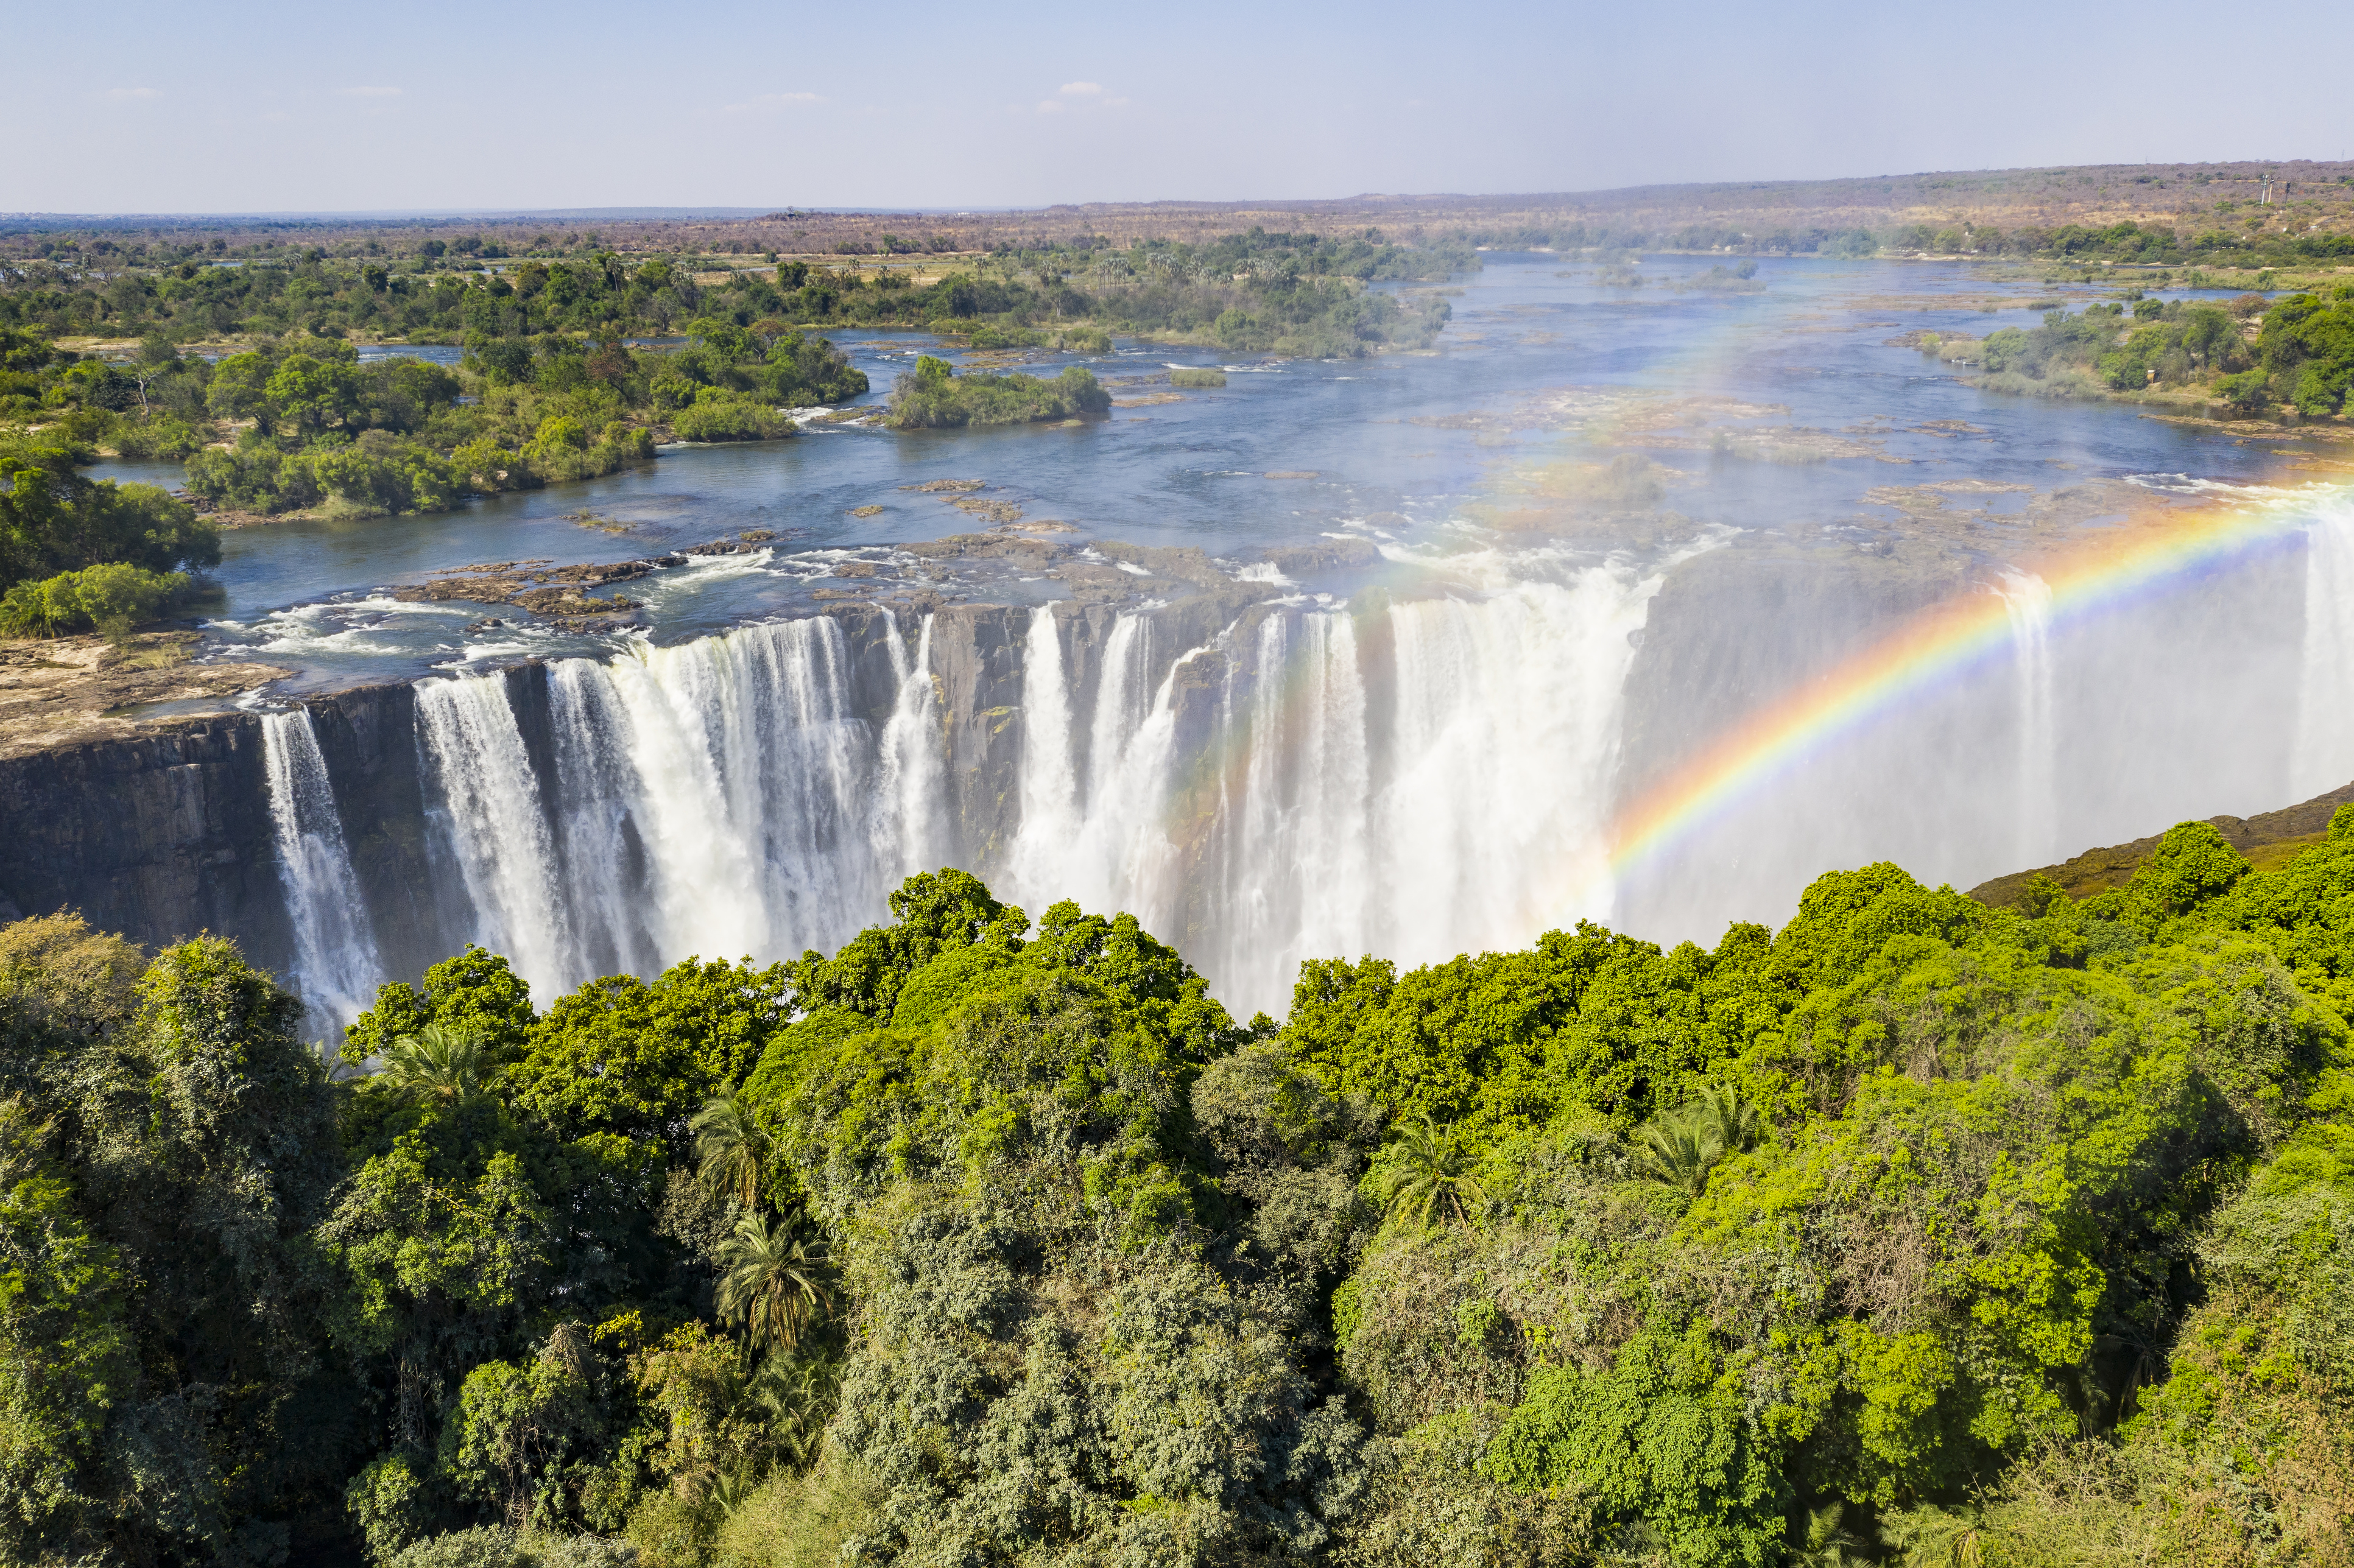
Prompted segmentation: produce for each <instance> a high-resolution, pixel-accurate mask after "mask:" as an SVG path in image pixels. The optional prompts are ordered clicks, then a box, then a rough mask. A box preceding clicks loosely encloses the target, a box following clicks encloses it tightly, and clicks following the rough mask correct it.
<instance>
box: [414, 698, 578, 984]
mask: <svg viewBox="0 0 2354 1568" xmlns="http://www.w3.org/2000/svg"><path fill="white" fill-rule="evenodd" d="M417 735H418V744H419V747H421V748H423V749H424V750H425V751H426V752H427V753H428V755H429V758H430V763H431V766H430V768H429V776H430V777H431V778H432V779H434V780H435V781H436V782H437V783H438V784H439V785H440V810H438V811H437V812H436V815H437V816H438V817H439V818H440V826H441V828H442V831H443V832H445V833H446V834H447V835H448V843H449V848H450V851H451V857H452V858H453V859H454V860H455V861H456V862H457V863H458V867H459V871H460V874H461V876H462V877H463V878H464V881H465V886H466V895H467V897H468V898H469V899H471V900H472V904H473V907H474V915H475V921H476V924H475V927H474V929H473V931H472V934H471V939H472V940H474V941H477V942H480V943H481V944H482V946H483V947H485V948H489V949H490V950H491V951H493V952H494V953H504V954H505V955H506V957H507V959H508V960H509V961H510V962H511V963H513V964H514V967H515V968H516V969H518V970H520V971H521V972H522V973H523V975H524V976H525V979H527V980H530V981H531V982H532V984H533V987H534V989H541V988H543V987H552V986H553V985H554V983H555V982H556V981H557V979H558V977H559V976H561V975H562V974H563V973H564V972H565V966H566V963H567V958H568V954H569V950H570V948H571V920H570V917H569V916H570V909H571V906H570V902H569V900H567V898H566V896H565V890H564V888H563V886H562V885H561V884H560V883H559V882H558V880H557V874H556V836H555V834H554V832H552V831H551V830H550V828H549V824H548V821H547V818H546V814H545V813H544V812H543V811H542V810H541V809H540V791H539V780H538V779H537V778H536V777H535V775H534V773H533V772H532V766H531V756H530V753H529V752H527V751H526V750H525V747H524V743H523V731H522V730H521V729H520V728H519V727H517V726H516V724H515V716H514V710H513V709H512V708H510V707H509V706H508V705H507V696H506V683H505V682H504V681H503V680H501V679H500V678H498V677H497V676H491V677H488V678H485V679H481V680H460V681H429V682H427V683H424V684H423V685H420V686H419V687H418V688H417Z"/></svg>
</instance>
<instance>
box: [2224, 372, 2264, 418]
mask: <svg viewBox="0 0 2354 1568" xmlns="http://www.w3.org/2000/svg"><path fill="white" fill-rule="evenodd" d="M2215 390H2216V391H2217V392H2218V393H2219V394H2221V397H2222V399H2223V401H2224V402H2225V403H2227V404H2229V405H2231V408H2232V412H2233V413H2235V414H2261V413H2263V412H2264V410H2265V409H2266V408H2270V407H2272V403H2273V386H2272V377H2271V376H2267V375H2266V374H2265V373H2264V372H2263V371H2261V370H2243V371H2242V372H2241V373H2240V374H2239V375H2237V376H2225V377H2223V379H2222V380H2221V381H2218V382H2217V383H2215Z"/></svg>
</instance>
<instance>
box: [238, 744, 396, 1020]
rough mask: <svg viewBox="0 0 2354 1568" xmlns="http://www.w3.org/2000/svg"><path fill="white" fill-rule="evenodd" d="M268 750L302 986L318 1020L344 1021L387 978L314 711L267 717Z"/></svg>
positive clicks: (273, 821) (273, 820)
mask: <svg viewBox="0 0 2354 1568" xmlns="http://www.w3.org/2000/svg"><path fill="white" fill-rule="evenodd" d="M261 748H262V764H263V769H264V772H265V773H266V774H267V776H268V778H269V781H270V826H271V828H272V829H273V831H274V834H275V837H276V840H277V846H278V875H279V880H280V882H281V885H283V886H284V887H285V889H286V911H287V915H288V916H289V917H290V919H291V920H292V925H293V927H294V981H295V988H296V990H297V991H299V992H300V994H301V995H302V999H303V1001H305V1002H307V1003H308V1004H309V1005H310V1007H311V1009H312V1011H313V1014H314V1015H315V1016H314V1022H317V1023H321V1024H331V1023H334V1022H344V1021H346V1020H349V1019H351V1018H353V1017H355V1016H356V1015H357V1013H358V1012H359V1011H360V1009H362V1008H364V1007H366V1005H367V1002H368V999H369V998H371V997H372V996H373V995H374V994H375V991H376V985H377V983H378V982H379V981H381V980H384V979H385V978H386V977H385V975H384V973H383V966H382V965H381V964H380V963H379V962H378V960H377V958H376V942H375V939H374V938H372V937H371V936H370V934H369V932H368V926H367V913H366V904H365V902H364V901H363V900H362V898H361V895H360V884H359V877H358V875H357V874H355V872H354V871H353V869H352V857H351V853H350V850H349V849H348V847H347V846H346V845H345V842H344V824H343V821H342V819H341V817H340V816H339V815H338V814H337V812H336V810H335V794H334V788H333V786H332V785H331V784H330V783H329V781H328V779H327V764H326V760H325V758H323V757H322V756H321V755H320V753H319V737H318V735H317V732H316V731H315V730H314V729H313V727H312V723H311V715H310V712H309V711H308V710H307V709H303V708H296V709H295V710H293V711H292V713H282V714H265V715H262V719H261ZM323 1037H326V1038H331V1037H332V1036H324V1035H323Z"/></svg>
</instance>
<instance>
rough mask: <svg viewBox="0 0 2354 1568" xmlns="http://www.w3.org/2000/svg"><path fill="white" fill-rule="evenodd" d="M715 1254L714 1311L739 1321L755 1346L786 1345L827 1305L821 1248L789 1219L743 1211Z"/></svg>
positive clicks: (829, 1303) (828, 1307)
mask: <svg viewBox="0 0 2354 1568" xmlns="http://www.w3.org/2000/svg"><path fill="white" fill-rule="evenodd" d="M720 1257H721V1260H722V1262H723V1263H724V1264H725V1266H726V1271H727V1272H726V1274H725V1275H724V1276H722V1277H721V1278H720V1281H719V1298H718V1299H719V1313H720V1316H721V1317H723V1318H726V1319H731V1320H733V1321H736V1322H740V1323H742V1324H743V1325H744V1331H745V1335H746V1337H747V1339H748V1340H749V1341H750V1343H751V1344H752V1346H753V1348H754V1349H756V1350H762V1349H775V1350H781V1351H791V1350H792V1349H793V1348H794V1347H795V1346H797V1345H799V1344H800V1343H801V1340H802V1338H803V1336H805V1335H806V1334H807V1333H808V1332H809V1330H810V1326H811V1323H812V1322H813V1321H815V1320H816V1319H820V1318H822V1316H823V1315H824V1314H825V1313H826V1312H828V1311H829V1310H831V1309H832V1304H833V1298H832V1294H831V1292H830V1291H829V1289H828V1288H827V1286H826V1283H825V1267H826V1264H825V1254H824V1250H823V1249H822V1247H820V1246H819V1245H817V1244H816V1243H815V1242H813V1241H812V1240H811V1238H810V1236H809V1235H808V1234H807V1233H805V1232H804V1231H803V1230H802V1229H801V1226H800V1225H798V1224H794V1223H792V1222H791V1221H788V1220H779V1221H777V1222H775V1223H773V1224H772V1223H771V1222H770V1221H769V1219H768V1218H767V1217H765V1216H764V1215H761V1214H759V1213H748V1214H746V1215H744V1216H743V1218H741V1219H740V1220H738V1221H737V1223H736V1234H734V1235H733V1236H731V1237H729V1238H728V1240H727V1244H726V1246H725V1247H724V1248H723V1249H722V1250H721V1253H720Z"/></svg>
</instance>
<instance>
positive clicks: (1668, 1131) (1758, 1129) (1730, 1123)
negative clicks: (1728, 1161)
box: [1635, 1088, 1764, 1201]
mask: <svg viewBox="0 0 2354 1568" xmlns="http://www.w3.org/2000/svg"><path fill="white" fill-rule="evenodd" d="M1763 1132H1764V1122H1763V1118H1760V1117H1759V1115H1758V1113H1757V1107H1755V1106H1754V1105H1752V1104H1750V1103H1749V1102H1747V1101H1745V1100H1744V1099H1743V1098H1742V1097H1740V1096H1739V1095H1738V1094H1736V1093H1734V1091H1733V1090H1732V1089H1730V1088H1713V1089H1702V1091H1701V1092H1700V1094H1699V1095H1698V1096H1697V1097H1694V1098H1692V1099H1691V1100H1688V1101H1686V1102H1685V1103H1684V1104H1683V1105H1682V1106H1681V1107H1678V1108H1677V1109H1676V1110H1674V1111H1672V1112H1668V1113H1663V1114H1661V1115H1659V1116H1655V1117H1653V1118H1651V1119H1650V1120H1649V1121H1648V1122H1645V1123H1644V1124H1643V1125H1642V1126H1641V1127H1640V1128H1638V1129H1637V1130H1636V1133H1635V1169H1636V1171H1638V1172H1639V1173H1640V1174H1641V1176H1642V1177H1643V1179H1644V1180H1645V1181H1656V1182H1658V1183H1659V1185H1661V1186H1663V1187H1672V1188H1673V1189H1675V1190H1676V1191H1677V1192H1681V1193H1682V1194H1683V1195H1684V1197H1685V1199H1686V1200H1687V1201H1689V1200H1691V1199H1695V1198H1698V1197H1699V1196H1700V1195H1701V1193H1702V1192H1705V1191H1707V1190H1708V1177H1709V1172H1710V1171H1713V1170H1715V1169H1716V1167H1717V1163H1718V1162H1719V1161H1720V1160H1723V1159H1724V1158H1725V1157H1726V1156H1727V1155H1732V1154H1738V1153H1740V1152H1741V1151H1742V1150H1745V1149H1751V1148H1754V1147H1755V1146H1756V1143H1757V1140H1758V1139H1759V1138H1760V1137H1761V1136H1762V1135H1763Z"/></svg>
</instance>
